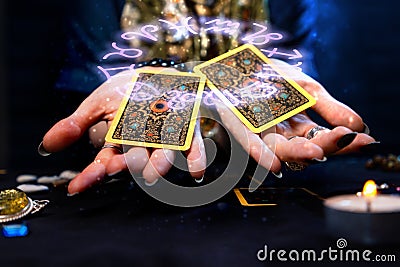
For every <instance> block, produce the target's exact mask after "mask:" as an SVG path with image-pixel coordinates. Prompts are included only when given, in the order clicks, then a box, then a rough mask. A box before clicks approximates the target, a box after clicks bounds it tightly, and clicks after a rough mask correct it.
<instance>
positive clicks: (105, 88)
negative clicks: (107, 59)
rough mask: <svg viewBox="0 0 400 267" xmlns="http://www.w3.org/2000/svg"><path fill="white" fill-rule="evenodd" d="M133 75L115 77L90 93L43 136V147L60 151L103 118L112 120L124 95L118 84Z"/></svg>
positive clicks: (49, 150)
mask: <svg viewBox="0 0 400 267" xmlns="http://www.w3.org/2000/svg"><path fill="white" fill-rule="evenodd" d="M130 79H131V76H128V75H125V76H119V77H116V78H113V80H112V83H107V82H106V83H103V84H102V85H101V86H99V87H98V88H97V89H96V90H95V91H94V92H93V93H92V94H90V95H89V96H88V97H87V98H86V99H85V100H84V101H83V102H82V103H81V104H80V105H79V107H78V108H77V109H76V111H75V112H74V113H73V114H72V115H70V116H69V117H67V118H65V119H63V120H61V121H59V122H57V123H56V124H55V125H54V126H53V127H52V128H51V129H50V130H49V131H48V132H47V133H46V134H45V136H44V137H43V143H42V144H43V148H44V150H46V151H47V152H50V153H52V152H57V151H60V150H62V149H64V148H66V147H68V146H70V145H71V144H72V143H74V142H76V141H77V140H78V139H79V138H81V137H82V135H83V134H84V133H85V131H86V130H87V129H88V128H89V127H90V126H93V125H94V124H96V123H98V122H99V121H101V120H112V119H113V117H114V113H115V111H116V110H117V109H118V106H119V103H120V101H121V99H122V95H121V94H119V93H116V92H115V90H117V88H118V87H117V86H116V85H119V86H125V85H126V84H128V83H129V81H130Z"/></svg>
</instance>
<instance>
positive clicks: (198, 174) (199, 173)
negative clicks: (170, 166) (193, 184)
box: [186, 123, 207, 181]
mask: <svg viewBox="0 0 400 267" xmlns="http://www.w3.org/2000/svg"><path fill="white" fill-rule="evenodd" d="M186 155H187V156H186V158H187V164H188V169H189V172H190V174H191V175H192V177H193V178H195V179H196V181H198V180H201V178H202V177H203V176H204V172H205V170H206V166H207V159H206V151H205V148H204V142H203V138H202V137H201V132H200V124H199V123H197V124H196V127H195V130H194V136H193V140H192V145H191V147H190V149H189V150H188V151H187V152H186Z"/></svg>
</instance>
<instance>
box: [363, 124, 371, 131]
mask: <svg viewBox="0 0 400 267" xmlns="http://www.w3.org/2000/svg"><path fill="white" fill-rule="evenodd" d="M362 132H363V133H365V134H369V133H370V130H369V127H368V125H366V124H365V123H364V130H363V131H362Z"/></svg>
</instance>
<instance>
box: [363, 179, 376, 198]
mask: <svg viewBox="0 0 400 267" xmlns="http://www.w3.org/2000/svg"><path fill="white" fill-rule="evenodd" d="M362 194H363V196H365V197H374V196H376V194H377V186H376V183H375V182H374V181H373V180H368V181H366V182H365V184H364V188H363V191H362Z"/></svg>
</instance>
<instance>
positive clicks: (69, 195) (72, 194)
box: [67, 192, 79, 197]
mask: <svg viewBox="0 0 400 267" xmlns="http://www.w3.org/2000/svg"><path fill="white" fill-rule="evenodd" d="M78 194H79V192H75V193H71V194H70V193H68V194H67V197H73V196H76V195H78Z"/></svg>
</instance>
